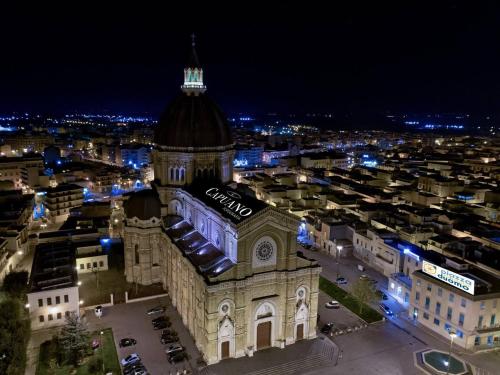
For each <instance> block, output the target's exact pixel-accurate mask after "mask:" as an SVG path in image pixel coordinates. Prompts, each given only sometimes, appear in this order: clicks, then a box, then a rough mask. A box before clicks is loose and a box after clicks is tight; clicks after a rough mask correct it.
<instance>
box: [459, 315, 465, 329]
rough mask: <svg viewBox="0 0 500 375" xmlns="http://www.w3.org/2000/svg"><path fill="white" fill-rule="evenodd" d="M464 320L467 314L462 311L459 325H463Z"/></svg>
mask: <svg viewBox="0 0 500 375" xmlns="http://www.w3.org/2000/svg"><path fill="white" fill-rule="evenodd" d="M464 320H465V316H464V314H463V313H460V315H459V316H458V325H459V326H460V327H462V326H463V325H464Z"/></svg>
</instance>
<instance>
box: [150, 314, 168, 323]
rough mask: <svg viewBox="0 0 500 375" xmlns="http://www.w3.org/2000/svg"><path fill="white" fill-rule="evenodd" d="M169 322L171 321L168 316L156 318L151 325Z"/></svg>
mask: <svg viewBox="0 0 500 375" xmlns="http://www.w3.org/2000/svg"><path fill="white" fill-rule="evenodd" d="M167 320H169V319H168V318H167V317H166V316H159V317H158V318H154V319H153V320H151V323H153V324H155V323H159V322H166V321H167Z"/></svg>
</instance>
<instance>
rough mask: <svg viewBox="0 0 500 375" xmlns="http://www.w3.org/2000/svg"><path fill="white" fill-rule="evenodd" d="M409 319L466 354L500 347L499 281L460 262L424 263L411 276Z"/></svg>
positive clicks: (493, 276)
mask: <svg viewBox="0 0 500 375" xmlns="http://www.w3.org/2000/svg"><path fill="white" fill-rule="evenodd" d="M411 278H412V284H413V288H412V293H411V297H410V309H409V315H410V318H411V319H413V320H414V321H415V323H418V324H421V325H423V326H424V327H426V328H428V329H430V330H432V331H434V332H436V333H437V334H439V335H441V336H443V337H446V338H448V337H449V333H450V332H451V331H453V332H455V333H456V338H455V340H454V344H455V345H457V346H459V347H461V348H464V349H467V350H473V351H475V350H480V349H485V348H493V347H500V321H499V317H500V279H499V278H498V277H497V276H495V275H493V274H490V273H487V272H485V271H483V270H480V269H478V268H476V267H473V266H471V265H469V264H468V263H466V262H463V261H461V260H460V259H458V258H447V259H446V260H445V262H444V263H441V264H435V263H432V262H429V261H426V260H423V261H422V269H421V270H418V271H415V272H413V273H412V275H411Z"/></svg>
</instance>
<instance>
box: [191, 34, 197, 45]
mask: <svg viewBox="0 0 500 375" xmlns="http://www.w3.org/2000/svg"><path fill="white" fill-rule="evenodd" d="M195 39H196V35H195V34H194V33H192V34H191V45H192V46H193V47H194V46H195V45H196V43H195Z"/></svg>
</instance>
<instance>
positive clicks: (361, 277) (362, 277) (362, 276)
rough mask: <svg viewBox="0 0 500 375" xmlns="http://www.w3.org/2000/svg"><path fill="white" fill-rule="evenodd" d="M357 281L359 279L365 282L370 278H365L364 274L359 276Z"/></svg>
mask: <svg viewBox="0 0 500 375" xmlns="http://www.w3.org/2000/svg"><path fill="white" fill-rule="evenodd" d="M359 279H360V280H365V281H368V280H370V278H369V277H368V276H366V275H365V274H363V275H361V276H360V277H359Z"/></svg>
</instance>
